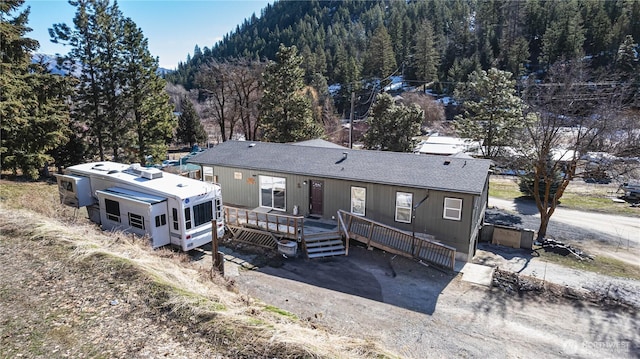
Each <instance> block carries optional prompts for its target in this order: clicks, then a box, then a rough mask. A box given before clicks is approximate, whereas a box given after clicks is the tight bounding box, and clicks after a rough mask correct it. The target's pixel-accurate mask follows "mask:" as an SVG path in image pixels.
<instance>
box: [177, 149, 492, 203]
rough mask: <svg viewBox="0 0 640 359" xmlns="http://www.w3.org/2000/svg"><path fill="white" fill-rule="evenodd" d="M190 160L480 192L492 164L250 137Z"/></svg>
mask: <svg viewBox="0 0 640 359" xmlns="http://www.w3.org/2000/svg"><path fill="white" fill-rule="evenodd" d="M188 162H190V163H196V164H199V165H211V166H224V167H232V168H243V169H251V170H256V171H271V172H279V173H287V174H298V175H305V176H310V177H319V178H334V179H343V180H350V181H358V182H367V183H380V184H389V185H398V186H406V187H415V188H426V189H434V190H443V191H451V192H461V193H471V194H481V193H482V191H483V189H484V184H485V181H486V180H487V176H488V175H489V165H490V161H488V160H480V159H464V158H452V157H442V156H429V155H420V154H413V153H398V152H383V151H368V150H352V149H340V148H327V147H313V146H297V145H292V144H283V143H267V142H249V141H227V142H224V143H222V144H220V145H217V146H215V147H213V148H210V149H208V150H206V151H204V152H201V153H199V154H197V155H195V156H193V157H191V158H190V159H189V160H188Z"/></svg>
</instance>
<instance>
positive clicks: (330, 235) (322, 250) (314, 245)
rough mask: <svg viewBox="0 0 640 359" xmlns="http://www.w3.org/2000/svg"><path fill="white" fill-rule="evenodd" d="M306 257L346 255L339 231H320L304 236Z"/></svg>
mask: <svg viewBox="0 0 640 359" xmlns="http://www.w3.org/2000/svg"><path fill="white" fill-rule="evenodd" d="M304 242H305V247H306V250H307V258H309V259H311V258H322V257H333V256H342V255H346V254H347V251H346V249H345V247H344V243H343V242H342V235H341V234H340V233H339V232H322V233H316V234H306V235H305V236H304Z"/></svg>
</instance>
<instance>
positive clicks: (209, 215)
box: [193, 201, 213, 227]
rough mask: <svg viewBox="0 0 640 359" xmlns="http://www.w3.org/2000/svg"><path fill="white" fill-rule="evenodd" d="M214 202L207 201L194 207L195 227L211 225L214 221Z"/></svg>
mask: <svg viewBox="0 0 640 359" xmlns="http://www.w3.org/2000/svg"><path fill="white" fill-rule="evenodd" d="M212 206H213V202H211V201H207V202H204V203H200V204H196V205H195V206H193V224H194V226H195V227H198V226H199V225H202V224H205V223H211V220H212V219H213V207H212Z"/></svg>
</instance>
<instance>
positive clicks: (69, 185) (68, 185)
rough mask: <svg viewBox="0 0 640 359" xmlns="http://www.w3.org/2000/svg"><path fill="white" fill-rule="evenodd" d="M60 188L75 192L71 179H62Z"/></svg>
mask: <svg viewBox="0 0 640 359" xmlns="http://www.w3.org/2000/svg"><path fill="white" fill-rule="evenodd" d="M60 188H61V189H62V190H65V191H68V192H73V184H72V183H71V181H65V180H61V181H60Z"/></svg>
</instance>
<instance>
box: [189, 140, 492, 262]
mask: <svg viewBox="0 0 640 359" xmlns="http://www.w3.org/2000/svg"><path fill="white" fill-rule="evenodd" d="M189 162H191V163H195V164H198V165H200V166H201V167H202V174H203V180H204V181H206V182H211V183H220V185H221V186H222V187H224V189H225V204H227V205H229V206H237V207H244V208H255V209H259V210H261V211H271V212H274V213H291V214H295V215H304V216H308V217H312V218H321V219H326V220H331V219H334V218H336V214H337V211H338V210H343V211H346V212H350V213H351V214H354V215H357V216H361V217H365V218H368V219H371V220H373V221H377V222H380V223H382V224H384V225H387V226H390V227H393V228H397V229H399V230H402V231H405V232H408V233H417V234H420V233H425V234H427V235H430V236H434V237H435V239H436V240H437V241H439V242H441V243H443V244H446V245H448V246H451V247H454V248H455V249H456V257H457V259H459V260H470V259H471V258H472V257H473V255H474V253H475V248H476V243H477V240H478V232H479V230H480V228H481V226H482V224H483V220H484V213H485V209H486V207H487V198H488V186H489V166H490V161H487V160H478V159H469V158H452V157H441V156H430V155H419V154H412V153H395V152H381V151H367V150H351V149H346V148H335V147H334V148H332V146H317V145H314V143H313V142H312V143H309V145H295V144H280V143H263V142H242V141H227V142H224V143H222V144H220V145H218V146H215V147H213V148H210V149H208V150H206V151H205V152H202V153H200V154H198V155H196V156H194V157H192V158H191V159H190V160H189Z"/></svg>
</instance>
